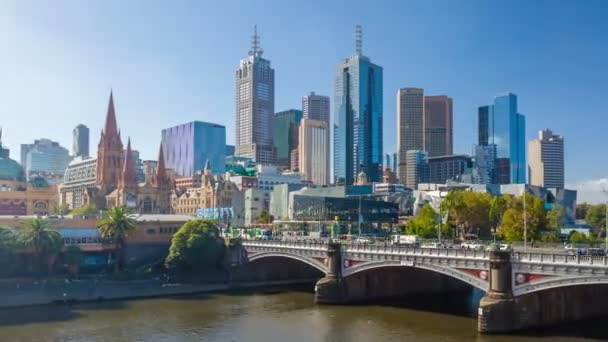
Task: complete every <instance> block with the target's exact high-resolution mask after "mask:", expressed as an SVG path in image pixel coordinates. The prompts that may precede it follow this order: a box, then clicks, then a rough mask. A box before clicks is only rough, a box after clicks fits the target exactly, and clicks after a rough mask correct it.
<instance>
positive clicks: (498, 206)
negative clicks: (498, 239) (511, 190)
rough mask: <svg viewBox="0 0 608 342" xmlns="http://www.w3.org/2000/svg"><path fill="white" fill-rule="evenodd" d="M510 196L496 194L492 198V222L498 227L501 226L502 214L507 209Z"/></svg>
mask: <svg viewBox="0 0 608 342" xmlns="http://www.w3.org/2000/svg"><path fill="white" fill-rule="evenodd" d="M508 200H509V198H508V196H506V195H501V196H494V197H492V199H491V200H490V213H489V215H490V222H491V224H492V226H493V227H494V228H498V226H500V221H501V220H502V215H503V214H504V212H505V210H507V204H508Z"/></svg>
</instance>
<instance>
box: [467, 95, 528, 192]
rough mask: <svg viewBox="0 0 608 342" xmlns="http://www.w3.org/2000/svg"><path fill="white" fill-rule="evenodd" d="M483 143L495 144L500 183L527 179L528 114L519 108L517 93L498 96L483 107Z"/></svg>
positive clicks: (480, 135) (481, 117)
mask: <svg viewBox="0 0 608 342" xmlns="http://www.w3.org/2000/svg"><path fill="white" fill-rule="evenodd" d="M478 114H479V121H478V124H479V137H478V143H479V146H490V145H495V149H496V160H495V161H496V165H495V169H496V170H495V177H496V182H497V183H499V184H505V183H516V184H524V183H526V147H525V132H526V129H525V128H526V118H525V117H524V116H523V114H520V113H518V112H517V95H515V94H511V93H506V94H503V95H499V96H496V97H495V98H494V104H493V105H489V106H483V107H479V111H478Z"/></svg>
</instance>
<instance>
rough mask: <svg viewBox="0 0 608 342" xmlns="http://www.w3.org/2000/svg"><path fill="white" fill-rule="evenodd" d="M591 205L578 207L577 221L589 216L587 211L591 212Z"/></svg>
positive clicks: (584, 204)
mask: <svg viewBox="0 0 608 342" xmlns="http://www.w3.org/2000/svg"><path fill="white" fill-rule="evenodd" d="M589 207H591V205H590V204H589V203H580V204H577V205H576V219H577V220H584V219H585V216H587V211H588V210H589Z"/></svg>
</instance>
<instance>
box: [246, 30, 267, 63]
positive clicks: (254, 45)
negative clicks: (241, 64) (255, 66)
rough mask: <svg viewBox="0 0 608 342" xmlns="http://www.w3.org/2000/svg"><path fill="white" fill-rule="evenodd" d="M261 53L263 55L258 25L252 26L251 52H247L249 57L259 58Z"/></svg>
mask: <svg viewBox="0 0 608 342" xmlns="http://www.w3.org/2000/svg"><path fill="white" fill-rule="evenodd" d="M262 53H264V50H262V48H261V47H260V36H259V35H258V25H253V36H251V50H249V56H254V57H261V56H262Z"/></svg>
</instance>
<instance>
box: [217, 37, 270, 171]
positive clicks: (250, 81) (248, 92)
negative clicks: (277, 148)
mask: <svg viewBox="0 0 608 342" xmlns="http://www.w3.org/2000/svg"><path fill="white" fill-rule="evenodd" d="M262 53H263V51H262V48H261V47H260V36H258V33H257V27H255V26H254V31H253V36H252V38H251V50H250V51H249V56H247V57H246V58H244V59H242V60H241V63H240V65H239V68H238V69H237V70H236V136H235V138H236V156H238V157H247V158H251V159H253V160H254V161H255V162H257V163H261V164H269V163H274V159H275V153H274V145H273V143H272V139H273V132H272V119H273V115H274V69H272V68H271V67H270V61H269V60H267V59H264V58H262ZM212 165H213V164H212Z"/></svg>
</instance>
